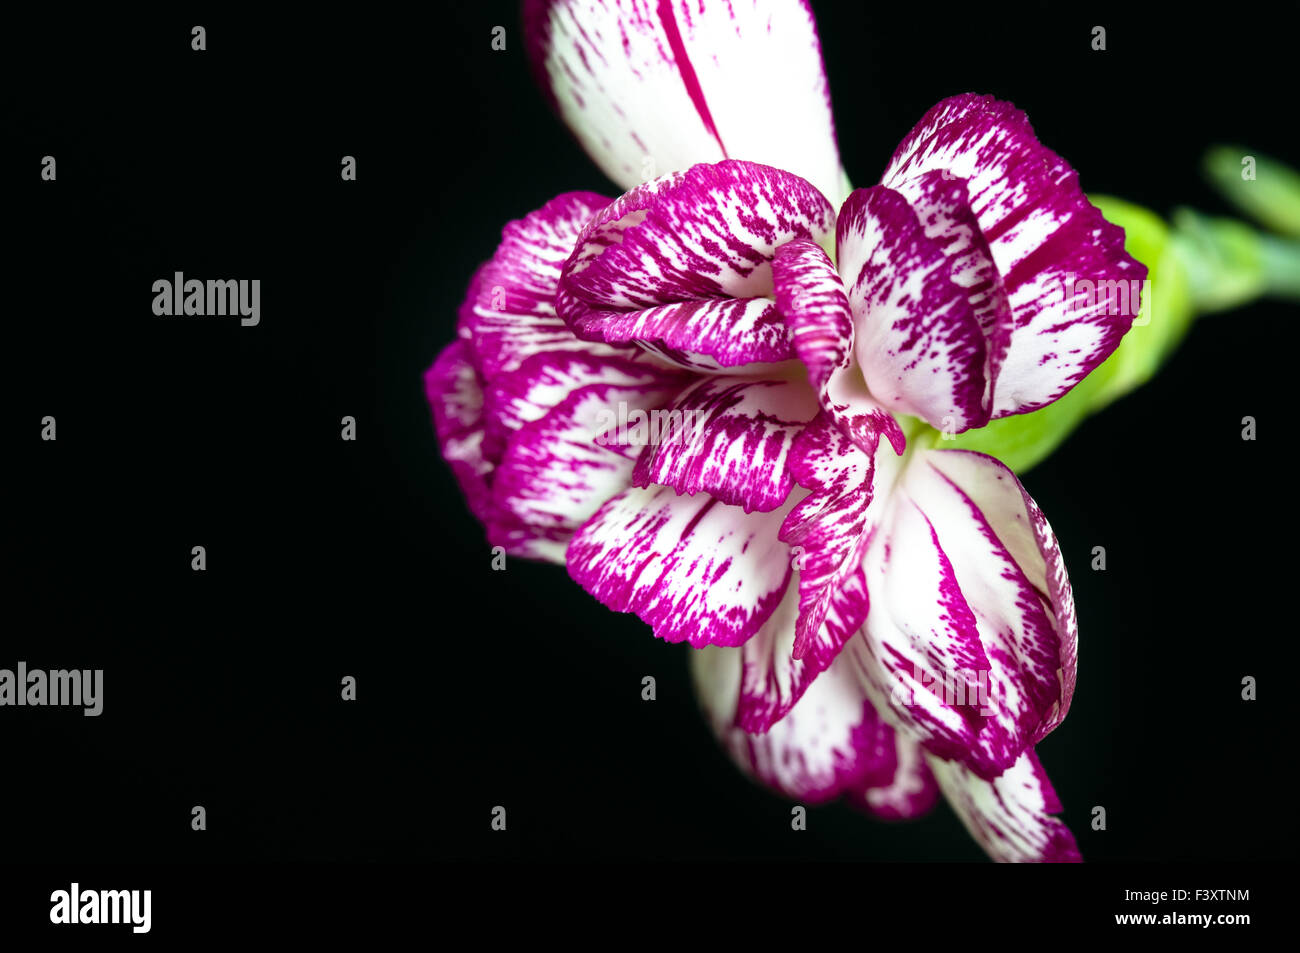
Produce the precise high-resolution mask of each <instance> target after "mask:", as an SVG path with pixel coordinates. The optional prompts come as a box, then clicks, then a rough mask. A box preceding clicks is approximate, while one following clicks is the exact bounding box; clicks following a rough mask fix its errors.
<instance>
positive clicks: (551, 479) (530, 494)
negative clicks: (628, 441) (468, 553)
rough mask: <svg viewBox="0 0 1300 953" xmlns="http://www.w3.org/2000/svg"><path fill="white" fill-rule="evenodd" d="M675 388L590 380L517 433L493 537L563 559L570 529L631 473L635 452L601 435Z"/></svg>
mask: <svg viewBox="0 0 1300 953" xmlns="http://www.w3.org/2000/svg"><path fill="white" fill-rule="evenodd" d="M657 385H658V386H657ZM674 393H675V390H674V388H672V387H665V386H662V383H661V382H654V383H650V384H646V385H644V386H641V387H635V388H633V387H622V386H617V385H614V384H589V385H587V386H585V387H581V388H578V389H577V390H575V391H573V392H572V393H571V394H569V396H567V397H566V398H564V400H562V401H561V402H560V403H559V404H558V405H556V406H555V407H554V408H553V409H551V410H550V411H548V412H547V413H546V415H545V416H543V417H541V418H540V419H537V420H533V421H530V422H528V423H525V424H524V425H523V426H521V427H520V428H519V429H518V430H516V431H514V432H512V433H511V434H510V436H509V438H508V439H507V442H506V448H505V452H504V454H503V455H502V458H501V462H500V464H499V465H498V467H497V471H496V476H495V479H494V480H493V483H492V503H493V506H492V517H491V519H490V520H489V522H488V541H489V542H490V543H492V544H493V545H501V546H505V547H506V550H507V552H509V553H510V554H511V555H519V556H525V557H530V558H542V559H549V560H552V561H556V562H563V559H564V547H565V545H566V544H567V543H568V540H569V538H570V537H571V536H572V534H573V531H574V530H576V529H577V528H578V527H579V526H581V525H582V524H583V523H584V522H586V520H588V519H589V518H590V517H591V516H592V514H593V513H595V512H596V510H597V509H598V508H599V507H600V505H601V504H602V503H604V502H605V501H606V500H608V499H609V498H610V497H612V496H614V495H615V494H616V493H620V492H622V491H623V490H625V489H627V487H628V485H629V481H630V479H631V475H632V468H633V465H634V461H635V458H636V450H634V449H631V448H627V447H623V446H620V445H618V444H617V443H616V442H614V441H611V440H606V439H603V437H604V432H605V430H606V428H607V427H609V426H610V423H611V421H613V420H616V419H617V418H618V416H619V415H620V414H622V415H626V414H627V413H628V412H629V410H630V411H632V412H635V411H637V410H640V411H643V412H644V411H647V410H650V411H652V410H653V409H654V408H657V407H659V406H660V405H661V404H664V403H665V402H667V401H668V400H670V399H671V398H672V397H673V396H674Z"/></svg>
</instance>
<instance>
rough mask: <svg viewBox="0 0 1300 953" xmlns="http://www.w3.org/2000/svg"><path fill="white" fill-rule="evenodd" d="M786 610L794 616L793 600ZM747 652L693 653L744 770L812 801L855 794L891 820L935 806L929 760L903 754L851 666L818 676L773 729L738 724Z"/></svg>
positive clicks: (710, 713) (708, 698) (701, 688)
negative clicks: (926, 764) (759, 729)
mask: <svg viewBox="0 0 1300 953" xmlns="http://www.w3.org/2000/svg"><path fill="white" fill-rule="evenodd" d="M785 609H786V611H787V614H790V612H791V610H792V609H793V605H792V604H787V605H786V606H785ZM778 611H780V610H778ZM748 650H749V643H746V645H745V646H743V647H741V648H738V649H736V648H720V647H717V646H710V647H708V648H706V649H704V650H702V651H698V652H692V653H691V671H692V675H693V678H694V682H695V686H696V692H697V695H698V697H699V699H700V703H701V706H702V707H703V709H704V711H705V715H706V717H707V718H708V721H709V723H710V725H711V726H712V727H713V730H714V732H715V734H717V736H718V738H719V740H720V741H721V742H722V744H723V747H724V748H726V750H727V752H728V753H729V754H730V755H731V758H732V760H733V761H735V763H736V764H737V766H738V767H739V768H740V769H741V770H742V771H743V772H744V773H745V774H747V775H749V776H750V777H752V778H754V779H755V780H757V781H759V782H760V783H762V784H764V785H766V786H767V787H769V788H772V789H773V790H775V791H777V792H779V793H781V794H784V795H785V796H787V797H790V798H794V799H796V800H799V801H801V802H803V803H806V804H816V803H822V802H825V801H829V800H832V799H834V798H836V797H838V796H840V795H842V794H848V795H851V796H852V797H853V799H854V800H855V802H857V803H859V804H863V805H870V806H871V808H870V809H872V810H877V809H878V810H879V812H880V813H881V815H882V816H887V817H902V816H915V814H917V813H921V812H923V811H924V810H925V809H926V808H927V807H928V806H929V804H932V803H933V801H934V788H933V781H930V780H929V776H928V772H927V771H926V769H925V767H924V765H922V764H919V763H918V762H917V761H916V759H915V757H914V752H910V751H909V752H906V753H902V754H901V755H900V752H899V750H897V749H896V748H895V735H894V732H893V730H892V729H891V728H890V727H889V726H888V725H886V724H885V723H884V722H883V721H882V720H881V719H880V716H879V714H878V713H877V712H876V710H875V708H873V707H872V705H871V703H870V702H869V701H868V700H867V698H866V696H865V695H864V694H863V691H862V686H861V682H860V681H859V679H858V678H857V677H856V676H855V675H854V673H853V672H852V671H851V670H849V669H848V668H846V667H844V666H838V665H832V666H831V667H830V668H829V669H828V670H827V671H825V672H823V673H822V674H821V675H819V676H818V677H817V678H816V679H815V680H813V681H812V683H811V684H810V685H809V686H808V688H807V691H805V692H804V693H803V696H802V697H801V698H800V699H799V701H798V702H797V703H796V704H795V705H794V706H793V707H792V708H791V710H790V711H789V713H788V714H787V715H786V716H785V717H784V718H782V719H780V720H779V721H777V722H776V723H775V724H773V725H772V726H771V728H770V729H769V730H768V731H766V732H764V733H751V732H748V731H745V730H744V729H743V728H742V727H739V726H738V725H737V699H738V697H740V695H741V693H742V692H743V690H744V688H743V685H742V663H741V659H740V656H741V654H742V653H746V652H747V651H748ZM900 771H901V773H900Z"/></svg>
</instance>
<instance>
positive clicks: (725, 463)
mask: <svg viewBox="0 0 1300 953" xmlns="http://www.w3.org/2000/svg"><path fill="white" fill-rule="evenodd" d="M816 412H817V405H816V404H815V403H814V402H813V399H812V395H811V394H810V393H808V388H807V387H806V386H804V385H803V384H802V383H801V382H791V381H753V380H737V379H735V378H731V377H706V378H704V379H703V380H701V381H699V382H698V383H697V384H695V385H694V386H692V387H690V388H689V389H688V390H686V391H685V392H683V393H682V395H681V397H680V398H679V399H678V400H677V401H676V403H675V404H674V405H673V406H672V407H671V408H669V409H667V410H666V411H665V412H664V413H663V414H661V415H660V417H661V418H663V419H662V420H661V419H659V418H652V419H651V421H650V423H651V424H652V425H654V426H653V427H651V429H650V433H651V436H652V438H653V439H652V441H651V444H650V445H649V446H647V447H645V449H644V450H642V451H641V454H640V458H639V459H638V460H637V464H636V471H635V473H634V475H633V479H632V484H633V486H640V487H645V486H650V485H651V484H654V483H659V484H663V485H664V486H671V487H672V488H673V489H674V490H676V491H677V492H678V493H681V494H684V495H690V494H693V493H701V492H703V493H708V494H709V495H711V496H713V497H715V498H717V499H719V500H721V501H722V502H723V503H727V504H730V505H732V506H739V507H741V508H742V509H743V510H744V511H745V512H747V513H748V512H751V511H753V510H759V511H761V512H767V511H768V510H774V509H776V508H777V507H778V506H780V505H781V504H782V503H784V502H785V501H786V498H787V497H788V496H789V495H790V487H791V486H792V484H793V476H792V473H791V471H790V466H789V463H790V448H791V447H792V446H793V444H794V440H795V437H796V436H797V435H798V433H799V432H800V431H801V430H802V429H803V427H804V424H805V423H806V422H807V421H808V420H810V419H811V418H812V417H813V415H814V414H816Z"/></svg>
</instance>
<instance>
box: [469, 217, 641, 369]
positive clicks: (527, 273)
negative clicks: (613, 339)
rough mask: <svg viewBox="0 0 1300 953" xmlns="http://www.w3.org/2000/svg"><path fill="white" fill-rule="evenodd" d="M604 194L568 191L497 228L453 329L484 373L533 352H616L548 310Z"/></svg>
mask: <svg viewBox="0 0 1300 953" xmlns="http://www.w3.org/2000/svg"><path fill="white" fill-rule="evenodd" d="M610 201H611V200H610V199H607V198H605V197H604V196H600V195H596V194H594V193H592V192H567V193H565V194H563V195H558V196H556V197H555V198H554V199H552V200H551V201H550V202H548V203H546V205H544V206H542V207H541V208H540V209H538V210H536V211H535V212H531V213H529V214H528V215H526V216H525V217H524V218H522V219H519V220H517V221H513V222H510V223H509V224H508V225H506V227H505V228H503V229H502V230H501V244H500V245H499V246H498V247H497V250H496V252H495V254H493V256H492V259H491V260H490V261H488V262H487V263H486V264H484V265H483V266H482V267H481V268H480V269H479V270H478V272H477V273H476V274H475V276H474V280H473V282H472V283H471V285H470V290H469V294H468V295H467V296H466V299H465V303H464V305H463V306H462V308H461V312H460V319H459V328H458V330H459V333H460V335H461V336H462V337H467V338H468V339H469V340H470V342H471V345H472V347H473V353H474V361H475V364H476V366H477V367H478V369H479V372H480V373H481V374H482V376H483V377H484V378H485V379H486V380H488V381H492V380H495V379H496V378H497V377H498V376H499V375H500V374H502V373H506V372H509V371H513V370H515V369H516V368H518V367H519V365H520V364H522V363H523V362H524V361H525V360H526V359H527V358H529V357H532V356H534V355H537V354H542V353H548V352H552V351H560V352H564V353H569V352H576V353H585V354H595V355H604V356H609V355H613V354H616V353H618V351H617V350H615V349H614V348H610V347H607V346H602V345H600V344H592V343H590V342H587V341H579V340H577V339H576V338H575V337H574V336H573V332H572V331H570V330H569V329H568V327H567V326H566V325H565V324H564V322H563V321H562V320H560V319H559V318H558V317H557V316H556V314H555V293H556V289H557V287H558V285H559V281H560V270H561V268H562V267H563V266H564V263H565V262H566V261H567V260H568V258H569V256H570V255H571V254H572V253H573V248H574V244H575V243H576V242H577V240H578V236H579V235H580V234H581V233H582V230H583V228H584V227H586V224H587V222H588V221H590V220H591V218H592V216H593V215H595V214H596V213H597V212H598V211H600V210H601V209H603V208H604V207H605V206H607V205H608V204H609V203H610ZM624 350H626V349H624Z"/></svg>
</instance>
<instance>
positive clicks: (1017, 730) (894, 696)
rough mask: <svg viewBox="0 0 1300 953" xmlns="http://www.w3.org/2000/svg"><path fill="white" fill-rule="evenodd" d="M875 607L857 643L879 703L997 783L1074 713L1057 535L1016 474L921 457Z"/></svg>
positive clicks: (903, 493)
mask: <svg viewBox="0 0 1300 953" xmlns="http://www.w3.org/2000/svg"><path fill="white" fill-rule="evenodd" d="M866 567H867V573H868V586H869V587H870V590H871V598H872V607H871V614H870V616H869V617H868V619H867V624H866V625H865V627H864V629H863V636H862V638H861V639H859V640H854V641H853V642H852V643H851V647H852V648H851V651H852V652H853V654H854V657H855V658H857V659H858V661H859V662H860V664H861V665H862V670H863V674H864V677H865V678H866V680H867V682H868V685H869V689H870V691H871V692H872V697H873V698H875V699H876V701H877V703H880V704H883V703H884V699H885V698H886V697H887V698H888V704H889V706H890V712H891V717H894V718H896V719H897V720H898V722H899V723H900V724H901V725H902V726H904V727H905V728H906V729H907V730H909V731H910V732H911V733H912V734H913V735H914V736H915V737H917V738H918V739H919V740H921V741H922V742H923V743H924V744H925V746H926V748H927V749H928V750H929V751H930V752H932V753H934V754H936V755H938V756H940V757H944V758H949V759H954V760H959V761H962V762H964V763H965V764H966V765H967V766H969V767H970V769H971V770H972V771H974V772H975V773H976V774H977V775H979V776H980V777H984V778H994V777H996V776H997V775H998V774H999V773H1001V772H1002V771H1003V770H1005V769H1006V768H1008V767H1010V766H1011V765H1012V764H1014V763H1015V761H1016V760H1017V759H1018V758H1019V757H1020V755H1021V754H1022V753H1023V752H1024V750H1025V749H1026V748H1029V747H1032V746H1033V745H1034V744H1036V743H1037V742H1038V741H1040V740H1041V739H1042V738H1043V737H1044V736H1046V735H1047V734H1048V733H1049V732H1050V731H1051V730H1052V729H1053V728H1055V727H1056V725H1057V724H1059V723H1060V721H1061V719H1062V718H1064V716H1065V712H1066V711H1067V710H1068V709H1069V703H1070V698H1071V695H1072V693H1073V687H1074V679H1075V667H1076V661H1077V636H1076V630H1075V620H1074V605H1073V600H1072V597H1071V595H1070V589H1069V581H1068V579H1067V578H1066V576H1065V569H1064V566H1063V565H1062V563H1061V560H1060V554H1059V549H1058V547H1057V544H1056V541H1055V538H1054V537H1053V536H1052V533H1051V529H1050V527H1048V525H1047V523H1046V521H1045V520H1043V518H1042V514H1041V513H1040V512H1039V511H1038V508H1037V506H1035V505H1034V504H1033V501H1032V500H1031V499H1030V498H1029V497H1028V495H1027V494H1026V493H1025V492H1024V490H1023V488H1022V487H1021V486H1020V483H1019V481H1017V480H1016V478H1015V476H1014V474H1012V473H1011V471H1010V470H1008V469H1007V468H1006V467H1004V466H1003V465H1002V464H1000V463H998V462H997V461H996V460H994V459H993V458H991V457H987V456H985V455H983V454H978V453H973V452H970V451H957V450H929V451H919V452H917V453H916V455H915V456H913V457H912V458H911V459H910V460H909V461H908V465H907V467H906V468H905V470H904V473H903V476H902V477H901V478H900V480H899V482H898V484H896V486H895V488H894V492H893V494H892V501H891V511H890V515H889V517H888V519H887V520H886V524H885V528H884V530H883V532H882V533H881V535H880V537H879V538H878V539H877V540H876V541H874V542H873V545H872V546H871V548H870V549H869V550H868V553H867V557H866Z"/></svg>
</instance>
